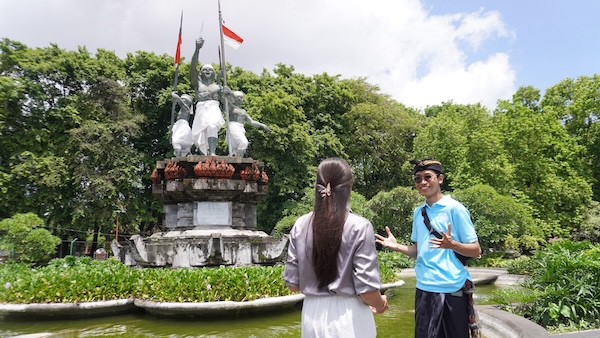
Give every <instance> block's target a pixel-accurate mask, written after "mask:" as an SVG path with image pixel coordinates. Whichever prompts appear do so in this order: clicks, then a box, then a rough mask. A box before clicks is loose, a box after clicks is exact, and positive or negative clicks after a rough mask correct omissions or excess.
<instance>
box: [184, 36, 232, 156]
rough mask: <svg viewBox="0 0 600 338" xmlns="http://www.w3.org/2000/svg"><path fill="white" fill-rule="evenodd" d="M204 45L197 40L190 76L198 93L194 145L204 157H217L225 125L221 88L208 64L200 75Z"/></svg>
mask: <svg viewBox="0 0 600 338" xmlns="http://www.w3.org/2000/svg"><path fill="white" fill-rule="evenodd" d="M203 45H204V39H202V38H199V39H198V40H196V49H195V51H194V56H193V57H192V63H191V69H190V76H191V80H192V86H193V87H194V90H195V92H196V102H197V103H196V114H195V116H194V123H192V137H193V138H194V144H196V147H197V148H198V150H200V151H201V152H202V154H203V155H207V156H208V155H209V154H210V155H215V151H216V149H217V138H218V134H219V129H221V128H222V127H223V125H224V124H225V120H224V119H223V114H222V113H221V108H220V107H219V96H220V92H221V86H219V85H218V84H216V83H215V80H216V79H215V70H214V68H213V67H212V66H211V65H209V64H207V65H204V66H202V68H201V69H200V74H198V53H199V52H200V48H202V46H203Z"/></svg>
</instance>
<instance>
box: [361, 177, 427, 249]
mask: <svg viewBox="0 0 600 338" xmlns="http://www.w3.org/2000/svg"><path fill="white" fill-rule="evenodd" d="M422 202H423V197H422V196H421V195H420V194H419V192H418V191H416V190H415V189H413V188H408V187H396V188H394V189H392V190H390V191H382V192H380V193H378V194H377V195H375V196H373V198H371V200H370V201H369V202H368V203H367V208H366V210H367V211H366V215H364V216H365V217H366V218H367V219H369V220H371V222H372V223H373V228H374V229H375V232H376V233H378V234H381V235H384V236H387V235H386V232H385V227H386V226H388V227H389V228H390V231H391V232H392V234H393V235H394V236H395V237H396V239H397V240H398V242H399V243H411V240H410V234H411V232H412V221H413V212H414V210H415V207H416V206H417V205H419V204H420V203H422Z"/></svg>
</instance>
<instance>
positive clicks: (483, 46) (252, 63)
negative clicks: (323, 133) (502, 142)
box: [0, 0, 600, 110]
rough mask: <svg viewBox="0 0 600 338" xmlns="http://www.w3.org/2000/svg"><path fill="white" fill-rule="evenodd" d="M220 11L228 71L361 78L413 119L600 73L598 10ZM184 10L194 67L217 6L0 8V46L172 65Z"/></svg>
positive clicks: (410, 1) (334, 4)
mask: <svg viewBox="0 0 600 338" xmlns="http://www.w3.org/2000/svg"><path fill="white" fill-rule="evenodd" d="M221 8H222V13H223V17H224V19H225V22H226V25H227V26H228V27H229V28H230V29H232V30H233V31H234V32H235V33H237V34H238V35H240V36H241V37H242V38H244V43H243V44H242V46H241V47H240V48H239V49H237V50H233V49H231V48H229V47H226V49H225V51H226V56H227V61H228V62H229V63H231V64H232V65H234V66H239V67H242V68H244V69H246V70H249V71H253V72H255V73H260V72H262V70H263V69H266V70H268V71H272V69H273V68H274V67H275V65H276V64H278V63H283V64H286V65H291V66H294V68H295V70H296V71H297V72H298V73H302V74H306V75H313V74H320V73H324V72H325V73H328V74H330V75H337V74H339V75H340V76H341V77H342V78H355V77H364V78H367V81H368V82H370V83H372V84H376V85H379V86H380V88H381V92H382V93H385V94H389V95H390V96H391V97H392V98H394V99H396V100H397V101H399V102H401V103H404V104H406V105H407V106H411V107H415V108H419V109H422V108H424V107H426V106H430V105H435V104H440V103H442V102H444V101H449V100H452V101H453V102H455V103H464V104H470V103H482V104H483V105H485V106H486V107H488V108H489V109H490V110H493V109H494V108H495V105H496V102H497V100H499V99H510V98H511V97H512V94H514V92H515V91H516V89H517V88H518V87H520V86H526V85H532V86H534V87H536V88H538V89H540V90H541V91H542V93H543V91H544V90H545V89H546V88H548V87H550V86H552V85H555V84H557V83H558V82H559V81H561V80H564V79H565V78H577V77H579V76H593V75H594V74H596V73H600V71H599V68H600V67H599V65H598V60H600V55H599V54H600V47H598V43H597V36H598V34H599V33H600V20H598V18H597V17H598V13H600V1H596V0H585V1H584V0H571V1H568V2H567V1H557V0H547V1H541V0H526V1H516V0H503V1H501V0H496V1H491V0H489V1H484V0H479V1H477V0H370V1H364V0H303V1H291V0H288V1H281V0H256V1H248V0H221ZM182 11H183V12H184V23H183V37H184V39H183V44H182V51H181V53H182V57H184V58H185V59H186V60H187V61H189V58H190V57H191V55H192V53H193V46H194V41H195V39H196V38H197V37H198V36H200V35H202V37H203V38H204V39H205V40H206V43H205V47H204V48H203V49H202V51H201V52H200V63H216V62H218V52H217V45H218V10H217V0H170V1H164V0H127V1H122V0H102V1H100V0H87V1H81V0H45V1H38V0H19V1H9V0H0V37H6V38H9V39H12V40H16V41H20V42H22V43H25V44H26V45H28V46H29V47H47V46H49V44H50V43H56V44H58V46H59V47H61V48H63V49H67V50H74V49H76V48H77V47H78V46H86V47H87V49H88V50H89V51H90V52H95V51H96V50H97V49H98V48H103V49H107V50H113V51H115V52H116V53H117V55H119V56H121V57H125V56H126V54H127V53H135V52H136V51H139V50H143V51H149V52H155V53H157V54H169V55H173V54H174V51H175V44H176V38H177V32H178V30H179V19H180V15H181V12H182Z"/></svg>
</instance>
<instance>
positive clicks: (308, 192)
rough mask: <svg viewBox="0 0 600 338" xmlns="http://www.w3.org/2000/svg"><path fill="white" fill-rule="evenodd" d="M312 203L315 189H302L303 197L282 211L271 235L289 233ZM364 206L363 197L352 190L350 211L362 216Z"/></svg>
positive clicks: (365, 202)
mask: <svg viewBox="0 0 600 338" xmlns="http://www.w3.org/2000/svg"><path fill="white" fill-rule="evenodd" d="M314 205H315V190H314V188H306V189H305V190H304V197H303V198H302V199H301V200H300V201H299V202H296V203H293V205H292V206H291V207H290V208H289V209H286V211H285V212H284V217H283V218H282V219H281V220H279V222H277V224H276V225H275V228H274V229H273V235H274V236H276V237H280V236H282V235H283V234H289V233H290V230H291V229H292V227H293V226H294V223H296V220H297V219H298V217H300V216H302V215H304V214H307V213H309V212H311V211H312V209H313V207H314ZM366 206H367V200H366V199H365V197H364V196H363V195H361V194H359V193H357V192H355V191H353V192H352V193H351V195H350V209H351V210H352V212H354V213H355V214H357V215H361V216H364V215H365V213H366V212H367V210H366ZM365 217H366V216H365Z"/></svg>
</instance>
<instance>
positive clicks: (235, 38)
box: [221, 25, 244, 49]
mask: <svg viewBox="0 0 600 338" xmlns="http://www.w3.org/2000/svg"><path fill="white" fill-rule="evenodd" d="M221 26H222V27H223V39H224V41H225V43H226V44H228V45H229V46H231V47H232V48H233V49H238V47H239V46H240V45H241V44H242V42H244V39H242V38H241V37H240V36H239V35H237V34H235V33H234V32H232V31H231V29H229V28H227V27H225V25H221Z"/></svg>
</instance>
